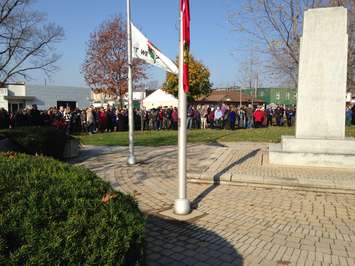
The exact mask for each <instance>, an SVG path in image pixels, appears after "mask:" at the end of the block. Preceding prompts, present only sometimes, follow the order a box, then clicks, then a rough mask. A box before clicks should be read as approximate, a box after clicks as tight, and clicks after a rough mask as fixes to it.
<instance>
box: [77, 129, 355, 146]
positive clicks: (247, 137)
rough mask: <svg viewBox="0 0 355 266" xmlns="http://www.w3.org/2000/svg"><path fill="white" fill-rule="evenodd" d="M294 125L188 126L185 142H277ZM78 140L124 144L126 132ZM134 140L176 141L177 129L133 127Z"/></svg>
mask: <svg viewBox="0 0 355 266" xmlns="http://www.w3.org/2000/svg"><path fill="white" fill-rule="evenodd" d="M294 134H295V129H294V128H288V127H270V128H259V129H240V130H234V131H231V130H218V129H208V130H189V131H188V143H210V142H235V141H257V142H279V141H280V139H281V135H294ZM346 135H347V136H348V137H355V127H351V128H347V129H346ZM77 137H78V138H79V139H80V142H81V143H82V144H85V145H96V146H127V145H128V132H114V133H102V134H101V133H100V134H93V135H87V134H83V135H79V136H77ZM134 143H135V145H137V146H165V145H176V144H177V131H144V132H141V131H136V132H135V134H134Z"/></svg>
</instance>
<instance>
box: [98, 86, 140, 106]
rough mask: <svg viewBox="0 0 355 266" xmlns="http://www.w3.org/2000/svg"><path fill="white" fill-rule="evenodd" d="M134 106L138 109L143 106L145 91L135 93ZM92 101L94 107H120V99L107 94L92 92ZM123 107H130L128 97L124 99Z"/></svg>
mask: <svg viewBox="0 0 355 266" xmlns="http://www.w3.org/2000/svg"><path fill="white" fill-rule="evenodd" d="M132 96H133V105H134V107H135V108H138V107H139V106H140V105H141V102H142V100H143V99H144V98H145V97H146V91H145V90H137V91H133V95H132ZM91 101H92V105H93V106H94V107H105V106H107V105H110V106H119V105H120V97H119V96H113V95H109V94H106V93H102V92H100V93H97V92H94V91H92V92H91ZM123 105H125V106H127V105H128V95H127V93H126V95H125V96H124V97H123Z"/></svg>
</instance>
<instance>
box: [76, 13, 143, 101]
mask: <svg viewBox="0 0 355 266" xmlns="http://www.w3.org/2000/svg"><path fill="white" fill-rule="evenodd" d="M127 56H128V53H127V32H126V24H125V23H124V22H123V20H122V18H121V17H119V16H117V17H114V18H113V19H112V20H108V21H106V22H104V23H103V24H102V25H100V27H99V29H98V30H97V31H96V32H94V33H92V34H91V37H90V41H89V43H88V49H87V52H86V59H85V62H84V63H83V65H82V73H83V74H84V77H85V80H86V82H87V84H88V85H89V86H90V87H91V89H92V90H94V91H95V92H100V93H104V94H107V95H111V96H114V97H116V98H117V97H119V98H120V100H121V105H122V103H123V102H122V99H123V97H122V96H123V95H124V94H125V93H126V92H127V79H128V64H127ZM132 66H133V82H134V84H135V87H137V85H139V86H141V84H139V82H140V81H142V80H144V79H146V69H147V67H148V66H147V64H145V63H144V62H143V61H142V60H139V59H134V60H133V64H132Z"/></svg>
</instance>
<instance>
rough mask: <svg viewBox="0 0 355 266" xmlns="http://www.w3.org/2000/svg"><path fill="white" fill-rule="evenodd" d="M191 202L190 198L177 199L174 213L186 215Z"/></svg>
mask: <svg viewBox="0 0 355 266" xmlns="http://www.w3.org/2000/svg"><path fill="white" fill-rule="evenodd" d="M190 211H191V209H190V202H189V200H188V199H176V200H175V205H174V213H175V214H178V215H186V214H189V213H190Z"/></svg>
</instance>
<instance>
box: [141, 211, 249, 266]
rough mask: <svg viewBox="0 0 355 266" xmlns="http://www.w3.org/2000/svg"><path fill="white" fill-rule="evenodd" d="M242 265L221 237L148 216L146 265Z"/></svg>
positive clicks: (191, 225) (237, 254)
mask: <svg viewBox="0 0 355 266" xmlns="http://www.w3.org/2000/svg"><path fill="white" fill-rule="evenodd" d="M222 263H224V265H236V266H238V265H243V258H242V256H241V255H240V254H239V253H238V252H237V250H235V248H234V247H233V246H232V245H231V244H230V243H229V242H228V241H226V240H225V239H223V237H221V236H219V235H218V234H216V233H215V232H213V231H210V230H207V229H205V228H202V227H200V226H198V225H196V224H194V223H190V222H179V221H171V220H166V219H163V218H161V217H158V216H155V215H148V217H147V224H146V264H147V265H148V266H150V265H168V266H173V265H220V264H222Z"/></svg>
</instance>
